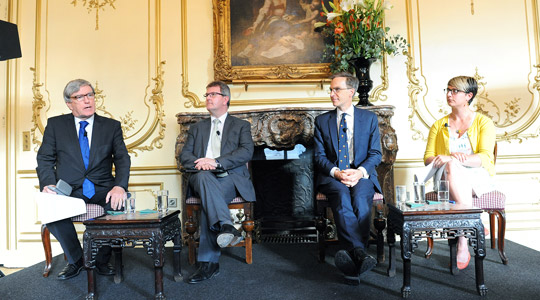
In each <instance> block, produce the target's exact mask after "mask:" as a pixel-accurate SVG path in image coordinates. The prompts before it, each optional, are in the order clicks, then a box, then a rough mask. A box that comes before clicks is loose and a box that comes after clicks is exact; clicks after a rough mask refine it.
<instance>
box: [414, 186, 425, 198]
mask: <svg viewBox="0 0 540 300" xmlns="http://www.w3.org/2000/svg"><path fill="white" fill-rule="evenodd" d="M414 202H415V203H425V202H426V184H425V183H423V182H415V183H414Z"/></svg>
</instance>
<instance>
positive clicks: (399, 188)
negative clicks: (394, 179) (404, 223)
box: [396, 185, 407, 209]
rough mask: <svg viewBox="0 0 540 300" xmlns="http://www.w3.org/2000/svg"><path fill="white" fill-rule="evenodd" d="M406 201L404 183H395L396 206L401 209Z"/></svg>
mask: <svg viewBox="0 0 540 300" xmlns="http://www.w3.org/2000/svg"><path fill="white" fill-rule="evenodd" d="M405 202H407V186H405V185H396V206H397V208H399V209H401V208H403V207H404V206H405Z"/></svg>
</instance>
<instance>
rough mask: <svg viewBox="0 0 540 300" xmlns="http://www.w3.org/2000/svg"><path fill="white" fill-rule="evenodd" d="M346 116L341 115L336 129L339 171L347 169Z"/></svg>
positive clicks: (344, 114)
mask: <svg viewBox="0 0 540 300" xmlns="http://www.w3.org/2000/svg"><path fill="white" fill-rule="evenodd" d="M345 116H347V114H346V113H343V114H341V121H340V122H339V129H338V141H339V143H338V160H339V161H338V168H339V169H340V170H342V171H343V170H346V169H349V145H348V144H347V120H346V119H345Z"/></svg>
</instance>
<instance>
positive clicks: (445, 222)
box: [386, 204, 487, 298]
mask: <svg viewBox="0 0 540 300" xmlns="http://www.w3.org/2000/svg"><path fill="white" fill-rule="evenodd" d="M481 214H482V209H480V208H476V207H472V206H468V205H455V204H447V205H442V204H436V205H424V206H421V207H417V208H409V207H400V208H397V207H395V206H394V205H391V204H388V217H387V218H388V219H387V223H388V229H387V233H386V238H387V241H388V247H389V256H390V257H389V264H388V276H390V277H394V276H395V275H396V250H395V246H394V244H395V242H396V239H395V234H396V233H397V234H399V235H400V236H401V258H402V259H403V286H402V288H401V296H402V297H403V298H407V297H408V296H409V295H410V293H411V256H412V253H413V252H414V249H416V248H418V241H419V240H421V239H423V238H428V237H430V238H433V239H447V240H448V244H449V245H450V270H451V272H452V274H454V275H456V274H457V273H458V272H459V269H458V268H457V264H456V259H455V257H456V248H457V247H456V244H457V238H458V237H460V236H464V237H466V238H467V239H469V245H471V246H472V247H473V248H474V252H475V257H474V268H475V271H476V290H477V292H478V294H479V295H481V296H485V295H486V294H487V287H486V286H485V285H484V258H485V257H486V245H485V236H484V225H483V224H482V220H481V219H480V215H481Z"/></svg>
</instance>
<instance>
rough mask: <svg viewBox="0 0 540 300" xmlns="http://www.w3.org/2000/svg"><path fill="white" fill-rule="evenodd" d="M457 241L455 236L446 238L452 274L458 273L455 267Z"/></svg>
mask: <svg viewBox="0 0 540 300" xmlns="http://www.w3.org/2000/svg"><path fill="white" fill-rule="evenodd" d="M457 241H458V238H457V237H456V238H455V239H448V246H450V272H451V273H452V275H457V274H459V269H458V267H457Z"/></svg>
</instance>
